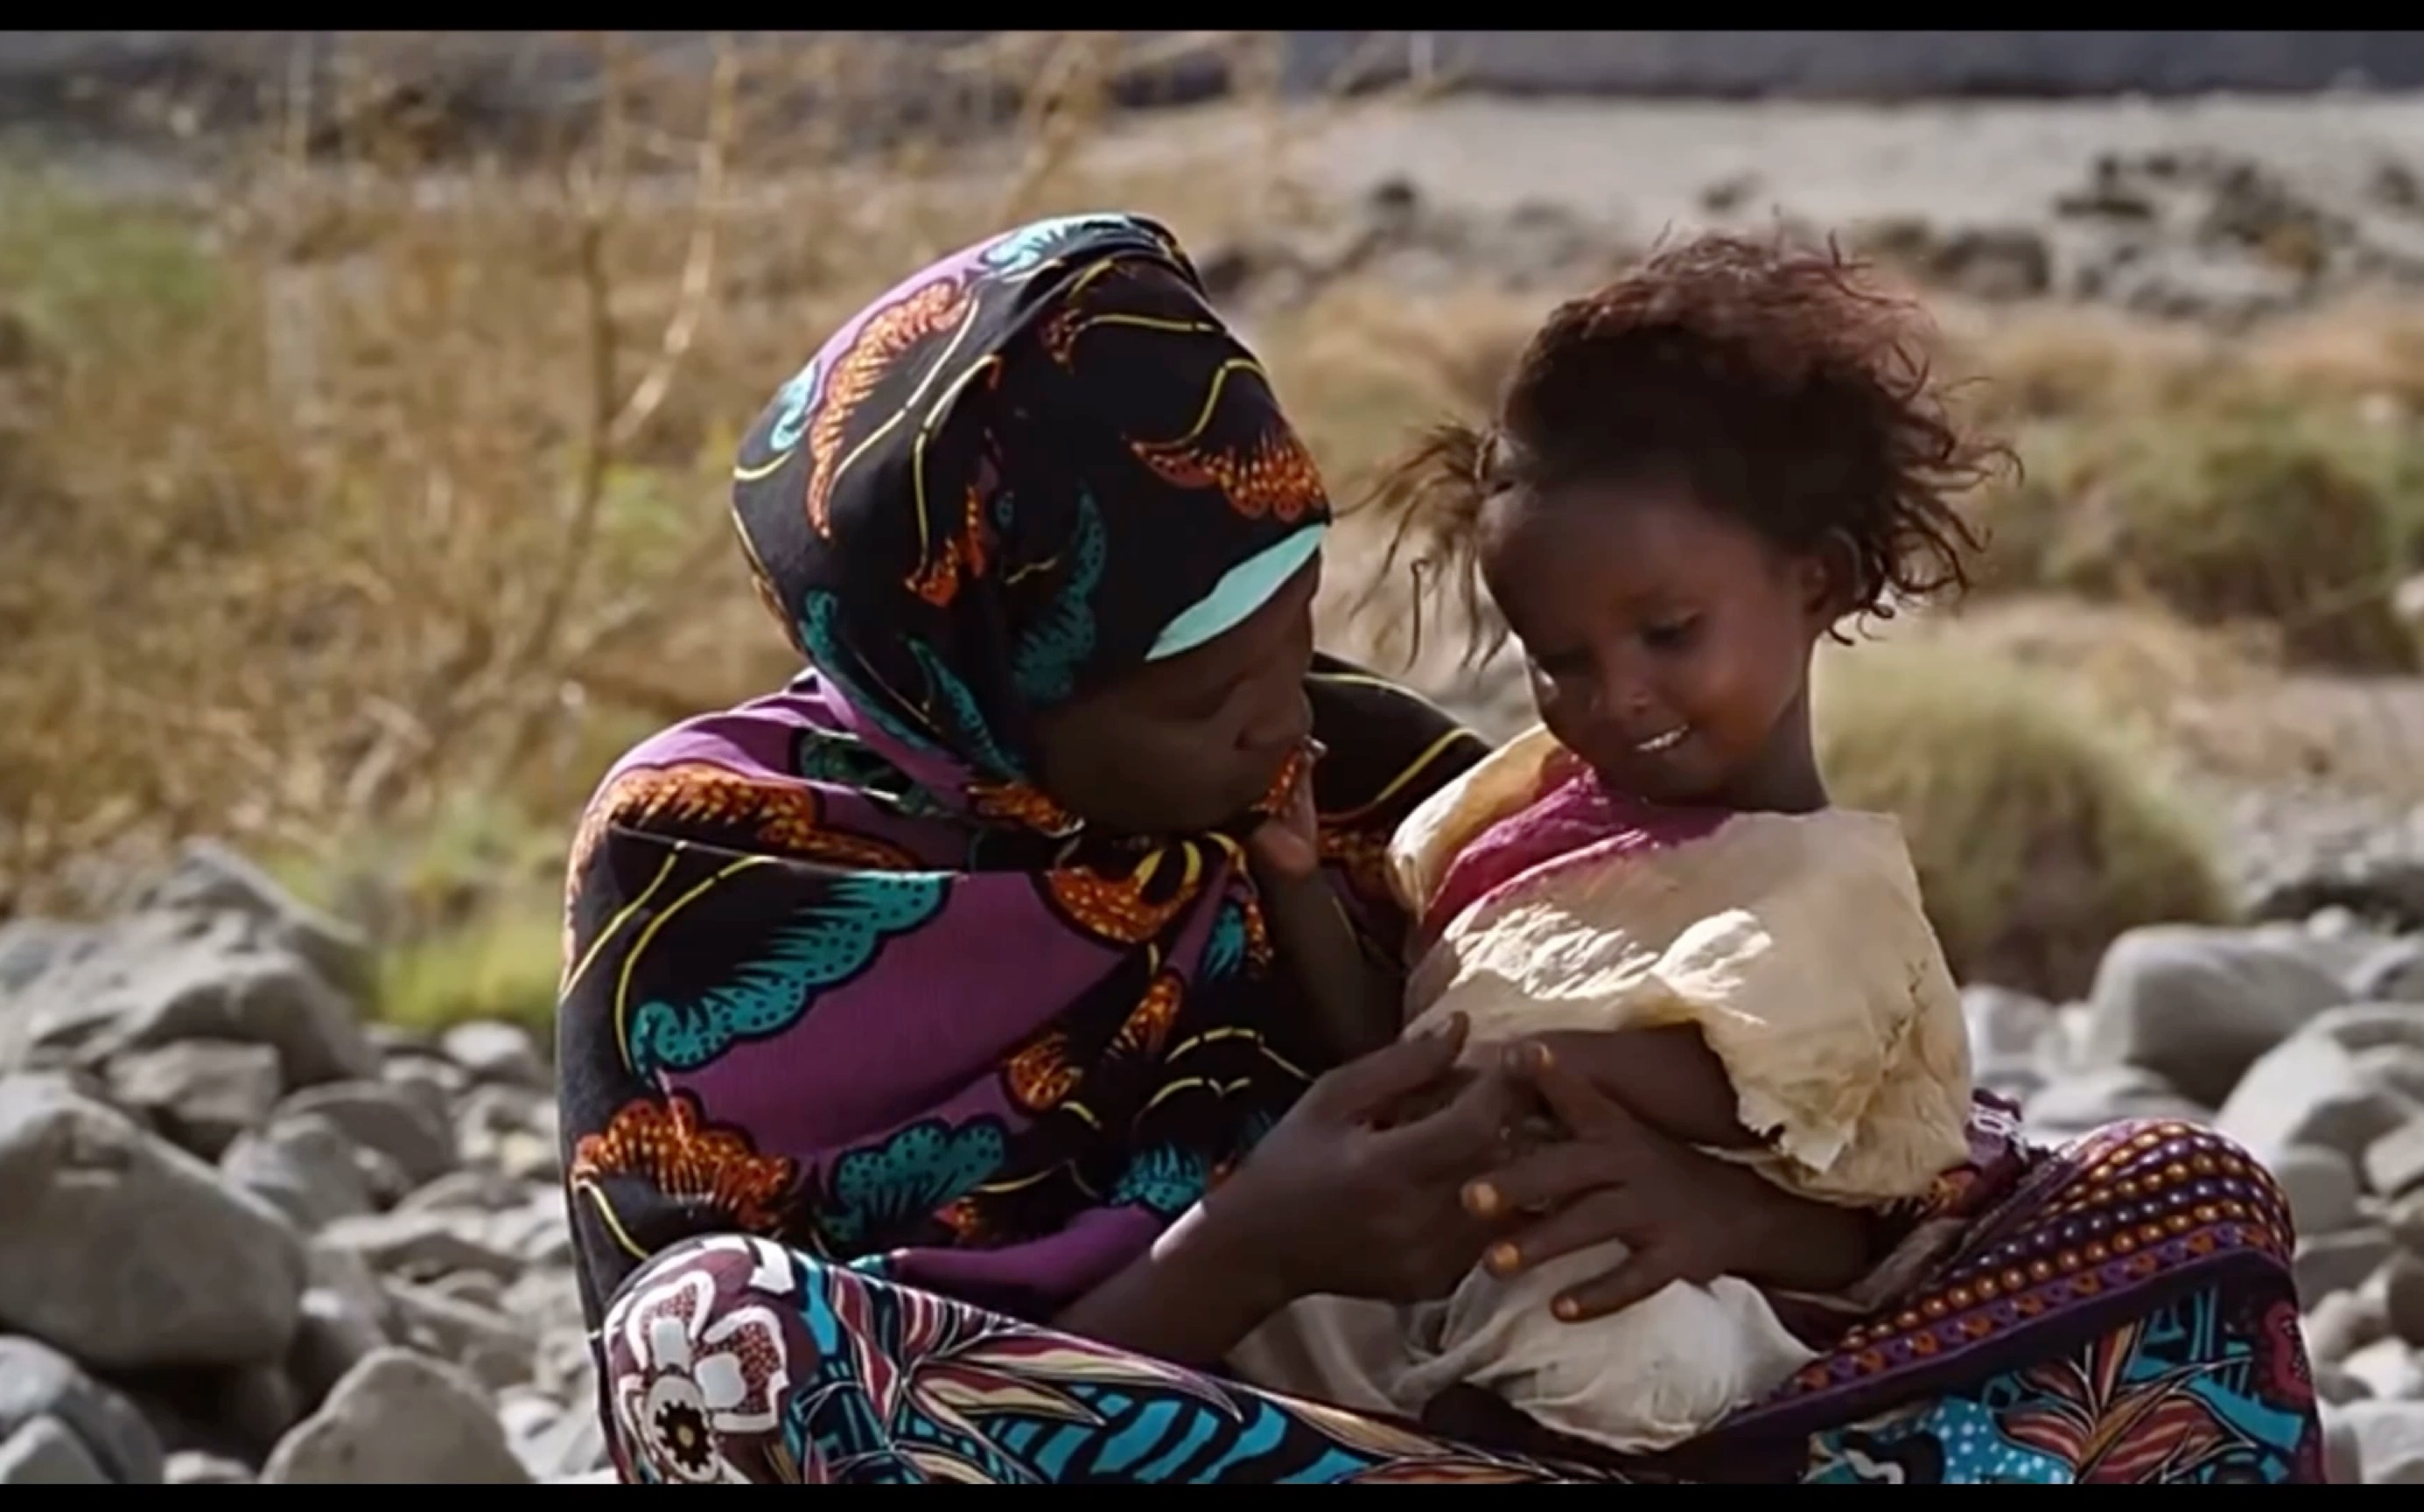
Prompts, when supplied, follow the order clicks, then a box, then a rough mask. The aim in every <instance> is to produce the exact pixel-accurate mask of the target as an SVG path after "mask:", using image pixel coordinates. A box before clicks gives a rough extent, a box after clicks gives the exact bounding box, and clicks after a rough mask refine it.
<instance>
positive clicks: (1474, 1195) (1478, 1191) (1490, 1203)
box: [1464, 1181, 1505, 1249]
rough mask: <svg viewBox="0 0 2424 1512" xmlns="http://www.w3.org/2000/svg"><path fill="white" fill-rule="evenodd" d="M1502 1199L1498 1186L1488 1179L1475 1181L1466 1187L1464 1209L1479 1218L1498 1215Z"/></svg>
mask: <svg viewBox="0 0 2424 1512" xmlns="http://www.w3.org/2000/svg"><path fill="white" fill-rule="evenodd" d="M1501 1201H1502V1199H1501V1198H1500V1197H1499V1195H1498V1188H1497V1187H1495V1186H1491V1185H1490V1184H1489V1183H1488V1182H1486V1181H1477V1182H1475V1183H1473V1184H1472V1185H1470V1186H1466V1187H1465V1189H1464V1210H1465V1211H1466V1212H1468V1213H1470V1214H1472V1215H1473V1216H1474V1217H1475V1218H1494V1217H1496V1216H1497V1213H1498V1207H1499V1203H1500V1202H1501ZM1501 1248H1502V1249H1503V1248H1505V1247H1504V1246H1501Z"/></svg>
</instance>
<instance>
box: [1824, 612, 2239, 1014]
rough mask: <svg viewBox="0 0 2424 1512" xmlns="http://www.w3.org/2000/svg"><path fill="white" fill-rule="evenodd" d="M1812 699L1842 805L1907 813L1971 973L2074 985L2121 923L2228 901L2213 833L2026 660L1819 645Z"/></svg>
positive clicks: (2055, 993) (1934, 897)
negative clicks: (2204, 832)
mask: <svg viewBox="0 0 2424 1512" xmlns="http://www.w3.org/2000/svg"><path fill="white" fill-rule="evenodd" d="M1816 699H1817V710H1816V711H1817V717H1818V733H1819V756H1820V761H1821V764H1822V766H1823V768H1824V770H1825V772H1826V777H1827V781H1828V784H1829V786H1830V788H1831V789H1832V791H1833V794H1834V797H1835V800H1836V802H1838V803H1840V804H1843V805H1845V806H1846V807H1851V808H1860V809H1869V810H1875V811H1882V812H1886V813H1891V814H1894V815H1896V816H1898V817H1899V818H1900V819H1901V820H1902V821H1903V824H1904V827H1905V830H1906V833H1907V835H1908V836H1909V841H1910V848H1911V856H1912V861H1913V865H1914V866H1915V867H1916V868H1917V870H1918V873H1919V879H1920V884H1921V887H1922V890H1923V891H1924V893H1925V896H1926V899H1927V907H1928V913H1929V916H1930V917H1931V918H1932V919H1933V920H1934V922H1935V924H1936V928H1937V931H1938V935H1939V936H1940V937H1941V939H1942V941H1943V944H1944V947H1945V951H1946V954H1947V956H1948V958H1949V959H1950V960H1951V962H1952V964H1953V968H1954V973H1955V975H1957V976H1958V977H1959V978H1960V979H1962V980H1963V981H1965V982H1994V983H1998V984H2000V985H2003V986H2009V987H2016V988H2020V989H2022V990H2025V991H2029V992H2033V993H2037V994H2040V995H2046V996H2049V997H2052V998H2054V999H2056V1000H2060V999H2063V998H2066V997H2071V996H2075V995H2079V994H2081V993H2082V992H2084V990H2085V989H2086V987H2087V984H2088V981H2089V979H2091V978H2092V976H2093V975H2094V972H2095V968H2096V963H2097V960H2098V959H2099V958H2100V957H2101V956H2102V954H2103V952H2104V947H2106V946H2107V945H2108V944H2110V943H2111V942H2112V940H2113V937H2114V936H2116V935H2118V934H2120V933H2121V932H2122V931H2125V930H2129V929H2132V928H2135V927H2137V926H2139V925H2142V924H2152V923H2160V922H2163V921H2167V920H2182V921H2214V920H2218V919H2220V918H2222V917H2224V916H2225V915H2226V913H2227V902H2226V895H2225V889H2224V886H2223V883H2222V882H2221V880H2220V878H2219V875H2218V872H2217V868H2216V867H2215V864H2214V860H2213V858H2212V855H2211V853H2210V851H2209V849H2208V846H2207V844H2206V842H2205V840H2204V839H2203V837H2202V836H2200V835H2199V834H2198V833H2197V832H2196V831H2195V830H2194V829H2193V828H2192V827H2191V826H2190V825H2189V824H2188V822H2187V821H2186V820H2185V817H2184V816H2183V815H2182V814H2180V813H2179V812H2177V810H2175V809H2174V808H2173V807H2172V806H2171V805H2170V804H2168V803H2167V802H2166V800H2165V798H2164V796H2163V794H2162V792H2161V790H2160V788H2157V787H2156V786H2155V784H2154V781H2153V780H2152V779H2151V778H2150V777H2149V775H2148V769H2147V766H2146V764H2145V761H2144V760H2143V759H2141V758H2140V757H2139V756H2138V755H2137V753H2135V752H2133V751H2131V750H2129V749H2128V748H2127V747H2126V746H2124V745H2123V744H2122V743H2120V742H2119V741H2118V740H2117V739H2116V738H2115V737H2113V736H2111V735H2109V734H2107V733H2104V732H2103V731H2102V730H2100V729H2099V728H2098V727H2097V726H2096V725H2094V724H2090V723H2089V722H2088V721H2087V719H2086V718H2085V716H2084V715H2083V714H2081V713H2080V712H2079V711H2078V710H2076V709H2075V708H2073V707H2072V706H2071V705H2070V704H2068V703H2067V702H2066V701H2065V698H2064V696H2063V693H2062V692H2061V690H2060V689H2059V688H2058V687H2057V686H2055V685H2053V684H2051V683H2049V682H2048V681H2046V680H2044V679H2043V678H2041V677H2040V676H2038V675H2036V674H2034V673H2032V672H2030V671H2029V670H2028V669H2025V668H2023V667H2021V666H2019V665H2017V664H2016V663H2013V662H2010V661H2004V660H2002V659H2000V658H1995V657H1989V656H1984V655H1981V654H1978V653H1976V652H1973V651H1967V650H1964V649H1962V648H1961V647H1959V646H1957V645H1949V644H1942V643H1934V642H1917V643H1913V642H1894V643H1867V644H1863V645H1858V646H1855V647H1851V648H1848V649H1845V650H1842V651H1839V652H1829V653H1828V654H1827V655H1826V657H1825V658H1824V659H1823V661H1822V663H1821V670H1820V678H1819V686H1818V689H1817V693H1816Z"/></svg>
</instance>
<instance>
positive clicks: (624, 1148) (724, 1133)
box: [570, 1092, 797, 1233]
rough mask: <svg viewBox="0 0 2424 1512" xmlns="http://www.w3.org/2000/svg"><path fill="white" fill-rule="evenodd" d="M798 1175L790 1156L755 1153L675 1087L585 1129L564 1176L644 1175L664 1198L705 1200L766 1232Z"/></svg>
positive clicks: (579, 1179)
mask: <svg viewBox="0 0 2424 1512" xmlns="http://www.w3.org/2000/svg"><path fill="white" fill-rule="evenodd" d="M796 1174H797V1172H796V1169H795V1168H794V1167H793V1165H792V1163H791V1162H790V1161H789V1159H787V1158H785V1157H784V1156H781V1155H761V1154H758V1152H757V1151H756V1150H755V1149H754V1148H752V1147H751V1145H750V1143H749V1140H748V1138H746V1137H745V1136H743V1135H742V1134H741V1133H739V1132H738V1131H737V1130H732V1129H722V1128H717V1127H714V1126H713V1125H711V1124H709V1123H708V1122H705V1121H704V1120H703V1119H702V1117H701V1116H700V1113H699V1107H698V1103H697V1101H696V1100H695V1099H694V1098H693V1097H691V1096H690V1095H689V1094H688V1093H686V1092H676V1093H674V1094H673V1095H672V1096H671V1097H669V1098H667V1099H666V1100H665V1101H664V1102H662V1103H659V1102H655V1101H653V1100H650V1099H646V1098H644V1099H641V1100H640V1101H638V1102H633V1103H626V1104H625V1105H624V1106H622V1107H620V1108H618V1109H616V1110H615V1113H614V1118H613V1119H612V1120H610V1121H609V1122H607V1125H606V1128H605V1130H604V1132H602V1133H599V1134H589V1135H583V1136H582V1138H581V1139H580V1140H579V1141H578V1142H577V1143H575V1144H574V1146H573V1148H572V1170H571V1172H570V1179H571V1181H572V1182H573V1184H574V1185H576V1186H578V1185H582V1184H587V1185H592V1186H594V1185H595V1184H597V1183H598V1182H599V1181H602V1180H603V1179H605V1178H606V1177H609V1176H640V1177H645V1178H646V1180H647V1182H648V1183H649V1185H651V1186H654V1187H656V1189H657V1190H658V1191H660V1192H662V1193H664V1194H665V1195H666V1196H667V1197H670V1198H674V1199H676V1200H677V1201H680V1202H707V1203H710V1204H711V1205H713V1207H714V1208H715V1210H716V1211H717V1212H719V1213H722V1214H725V1215H726V1216H727V1217H729V1218H731V1220H732V1221H733V1222H734V1223H736V1224H738V1225H739V1226H740V1227H742V1228H743V1229H746V1230H748V1231H750V1232H752V1233H773V1231H774V1230H775V1229H776V1228H777V1227H778V1226H779V1224H780V1219H779V1218H778V1217H777V1216H776V1209H777V1208H778V1207H779V1206H780V1204H781V1203H782V1201H783V1199H784V1197H785V1195H786V1194H788V1193H789V1191H790V1189H791V1186H792V1182H793V1179H794V1177H795V1176H796Z"/></svg>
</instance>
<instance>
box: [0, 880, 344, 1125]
mask: <svg viewBox="0 0 2424 1512" xmlns="http://www.w3.org/2000/svg"><path fill="white" fill-rule="evenodd" d="M20 997H21V998H22V1003H21V1005H20V1008H19V1011H17V1012H16V1013H14V1014H12V1015H10V1016H11V1017H12V1018H13V1019H15V1020H16V1023H15V1025H14V1026H13V1032H12V1033H11V1034H9V1036H8V1040H7V1042H0V1069H8V1068H10V1067H16V1066H24V1065H27V1064H30V1063H31V1062H32V1058H34V1057H36V1056H39V1055H72V1056H74V1057H76V1058H80V1059H83V1060H86V1061H88V1062H98V1061H102V1060H105V1059H107V1058H110V1057H113V1056H117V1055H122V1054H124V1053H125V1052H127V1051H129V1050H138V1049H143V1048H146V1047H148V1046H152V1045H162V1044H173V1043H175V1042H178V1041H180V1040H233V1041H238V1042H243V1043H247V1044H265V1045H269V1046H272V1047H274V1048H275V1049H276V1050H277V1051H278V1056H279V1068H280V1073H281V1075H282V1078H283V1082H284V1085H286V1086H288V1087H306V1086H311V1085H313V1084H316V1083H319V1082H325V1081H331V1080H337V1079H340V1078H343V1077H346V1076H362V1075H370V1074H374V1073H375V1071H376V1069H377V1060H376V1058H375V1056H374V1055H373V1053H372V1051H371V1047H370V1043H369V1042H368V1041H366V1040H364V1039H363V1038H362V1033H361V1027H360V1026H359V1024H357V1023H356V1022H355V1016H354V1010H353V1005H352V1003H351V1002H350V1001H349V1000H348V999H347V998H346V996H345V995H344V994H343V993H341V992H340V991H338V990H337V989H336V988H335V987H333V986H331V985H330V984H329V983H328V982H327V979H324V978H323V977H321V976H320V974H319V973H318V972H317V971H315V970H313V969H312V967H311V965H310V964H309V963H307V962H305V961H304V960H303V959H301V958H300V957H298V956H295V955H294V954H292V953H290V952H288V951H285V950H282V949H277V948H273V947H266V946H264V944H263V941H262V940H261V938H260V931H259V927H258V926H257V925H255V924H253V923H251V922H249V921H247V920H246V919H244V918H242V917H239V916H237V915H226V914H222V915H192V914H185V913H177V912H154V913H147V914H136V915H130V916H128V917H126V918H123V919H120V920H118V921H116V922H114V923H112V924H110V925H108V926H106V927H105V928H104V929H103V930H102V931H97V932H96V934H95V935H94V936H93V937H91V938H89V939H88V940H86V941H84V942H83V943H82V944H81V945H80V946H79V947H77V949H76V950H75V951H74V952H73V953H72V954H69V955H66V956H63V957H62V958H61V959H59V960H57V961H56V962H54V963H52V965H51V966H50V967H49V969H47V970H45V971H44V972H43V973H42V974H41V975H40V977H38V978H36V979H34V980H33V981H31V982H29V983H27V984H26V986H25V987H24V989H23V990H22V991H21V993H20Z"/></svg>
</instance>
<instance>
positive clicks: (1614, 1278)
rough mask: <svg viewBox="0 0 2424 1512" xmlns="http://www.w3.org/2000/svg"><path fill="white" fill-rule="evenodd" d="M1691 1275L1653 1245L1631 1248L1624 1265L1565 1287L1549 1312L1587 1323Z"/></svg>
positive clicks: (1641, 1299) (1623, 1308)
mask: <svg viewBox="0 0 2424 1512" xmlns="http://www.w3.org/2000/svg"><path fill="white" fill-rule="evenodd" d="M1691 1279H1692V1278H1691V1277H1689V1276H1686V1275H1685V1274H1683V1272H1682V1270H1680V1269H1678V1268H1677V1267H1676V1266H1675V1265H1674V1264H1673V1263H1672V1262H1671V1261H1670V1260H1669V1259H1668V1258H1667V1256H1666V1252H1665V1251H1664V1250H1662V1249H1657V1248H1655V1247H1651V1248H1649V1249H1635V1251H1633V1253H1632V1254H1630V1255H1628V1256H1626V1257H1625V1261H1624V1264H1622V1265H1619V1266H1617V1267H1616V1268H1615V1269H1614V1270H1611V1271H1609V1272H1608V1273H1607V1274H1606V1275H1604V1276H1602V1277H1600V1278H1599V1279H1598V1280H1597V1281H1585V1282H1583V1283H1582V1284H1581V1285H1579V1286H1571V1287H1568V1288H1567V1289H1566V1290H1565V1291H1563V1292H1560V1293H1559V1294H1557V1299H1556V1300H1555V1301H1554V1302H1552V1303H1550V1304H1549V1311H1550V1312H1552V1313H1555V1314H1556V1315H1557V1316H1558V1317H1559V1318H1560V1319H1562V1320H1564V1321H1565V1322H1568V1323H1587V1322H1589V1321H1590V1320H1591V1319H1592V1318H1602V1317H1605V1316H1607V1315H1608V1314H1609V1313H1621V1312H1623V1311H1624V1310H1625V1309H1626V1308H1628V1307H1631V1306H1632V1305H1633V1304H1635V1302H1646V1301H1648V1300H1650V1298H1651V1297H1655V1296H1657V1295H1658V1294H1659V1293H1660V1292H1663V1291H1665V1290H1666V1288H1667V1287H1669V1286H1671V1285H1673V1284H1674V1283H1675V1282H1677V1281H1689V1280H1691Z"/></svg>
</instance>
